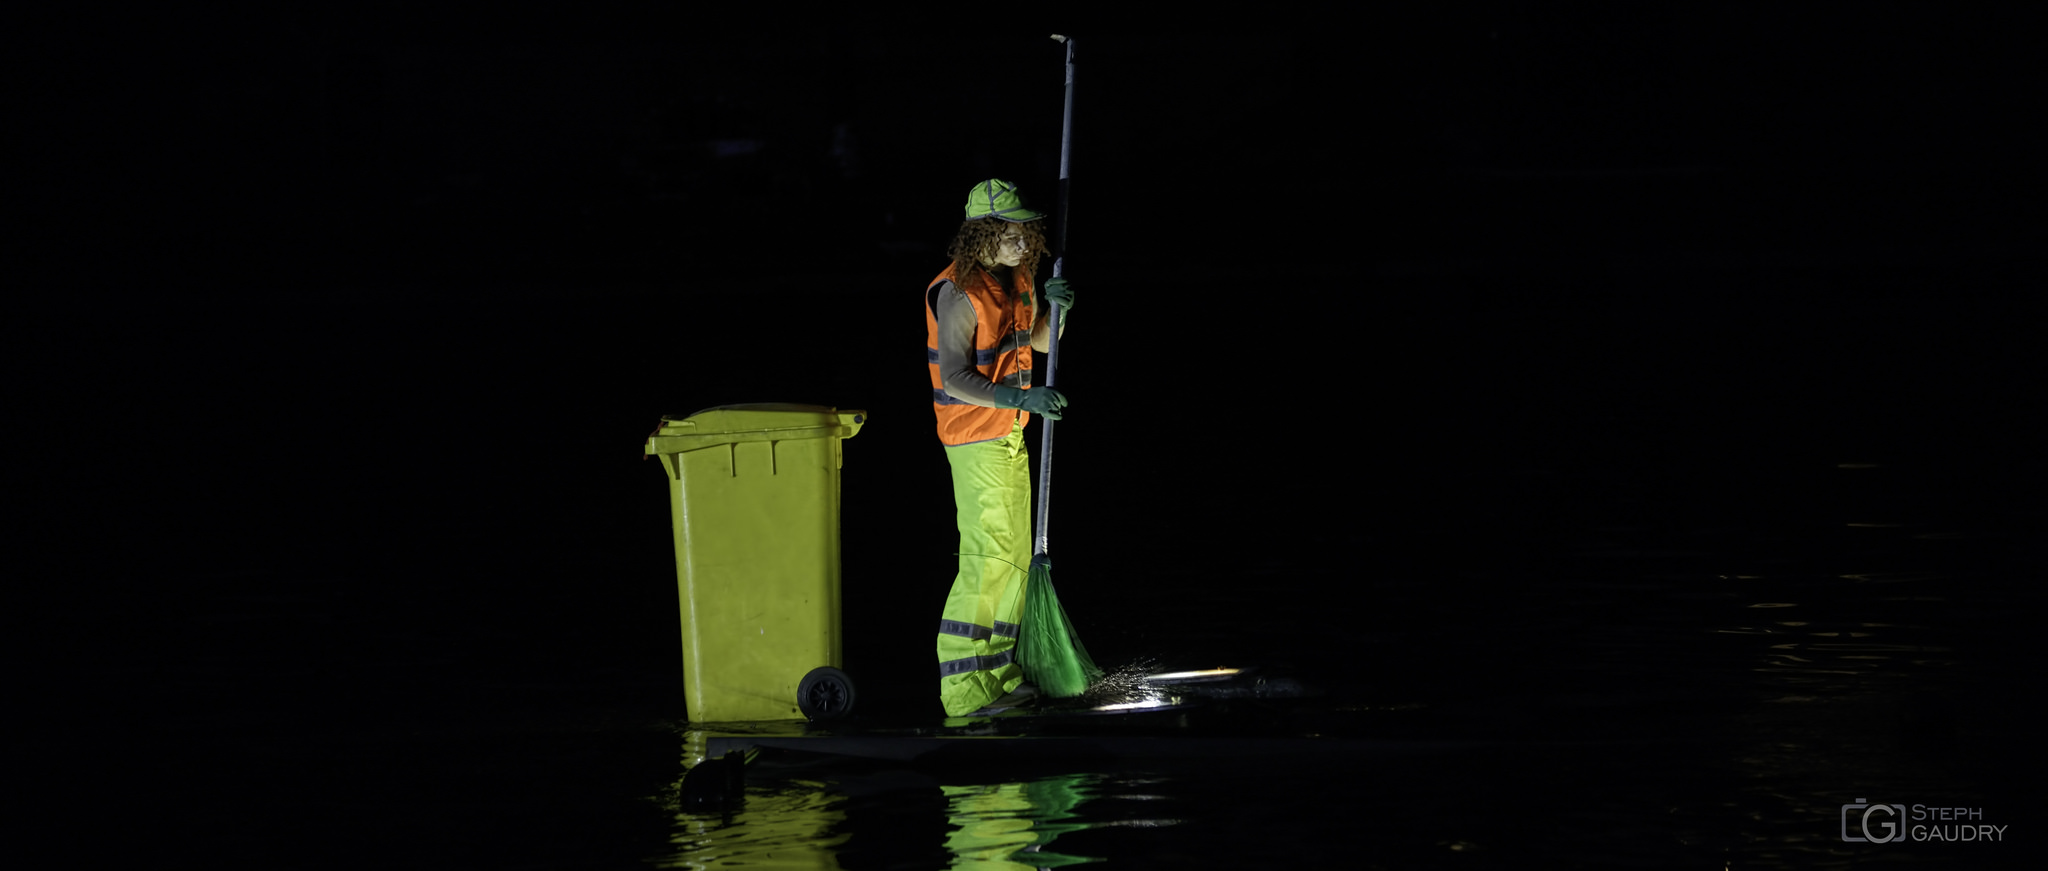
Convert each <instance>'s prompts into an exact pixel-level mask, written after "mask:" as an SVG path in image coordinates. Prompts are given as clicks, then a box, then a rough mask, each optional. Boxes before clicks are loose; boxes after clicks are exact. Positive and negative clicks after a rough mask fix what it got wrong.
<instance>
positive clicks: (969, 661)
mask: <svg viewBox="0 0 2048 871" xmlns="http://www.w3.org/2000/svg"><path fill="white" fill-rule="evenodd" d="M1015 652H1016V651H1014V650H1005V651H1003V652H1001V653H997V654H992V655H989V656H970V657H967V658H966V659H955V660H951V661H949V662H941V663H939V677H947V676H950V675H956V674H966V673H968V672H970V671H995V670H996V669H999V668H1002V667H1003V666H1006V665H1009V664H1010V655H1011V654H1012V653H1015Z"/></svg>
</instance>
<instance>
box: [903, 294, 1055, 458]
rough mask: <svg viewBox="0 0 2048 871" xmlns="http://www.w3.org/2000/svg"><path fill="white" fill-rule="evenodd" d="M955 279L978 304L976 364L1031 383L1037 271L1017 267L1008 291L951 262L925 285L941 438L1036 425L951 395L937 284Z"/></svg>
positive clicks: (992, 374) (981, 437)
mask: <svg viewBox="0 0 2048 871" xmlns="http://www.w3.org/2000/svg"><path fill="white" fill-rule="evenodd" d="M942 281H951V282H953V286H954V287H957V288H959V289H960V292H961V293H963V294H966V296H967V300H968V302H970V303H973V305H974V368H975V369H976V370H978V371H980V372H981V374H982V377H984V378H987V379H988V380H990V381H993V382H995V383H997V384H1001V385H1005V386H1008V387H1015V388H1018V389H1020V390H1022V389H1029V388H1030V387H1031V324H1032V317H1033V310H1032V307H1031V287H1032V279H1031V275H1030V274H1029V273H1027V272H1025V271H1024V270H1023V269H1022V268H1016V269H1012V270H1011V274H1010V284H1011V286H1010V287H1009V288H1008V289H1005V288H1003V287H1001V286H1000V285H998V284H996V282H995V279H994V278H992V277H990V276H989V274H988V270H986V269H980V268H977V269H975V270H974V274H973V275H971V276H968V277H966V278H965V279H962V278H959V277H956V276H955V275H954V274H953V267H952V266H951V265H948V266H947V267H946V268H945V269H944V270H943V271H941V272H940V273H939V275H938V277H937V278H934V279H932V280H931V283H929V284H926V285H925V288H924V290H925V307H924V336H925V342H924V344H925V363H926V364H927V368H928V369H930V370H931V382H932V414H933V415H934V416H935V417H936V418H937V419H938V425H939V427H938V428H939V441H941V442H943V443H945V444H949V445H964V444H969V443H971V442H982V441H988V440H990V439H999V438H1002V437H1004V436H1006V435H1009V434H1010V427H1011V424H1012V423H1013V422H1015V423H1030V422H1031V415H1030V414H1028V413H1026V412H1023V411H1019V410H1017V409H1011V408H990V407H988V406H985V405H974V404H971V403H967V402H962V401H960V400H958V399H955V398H953V397H952V396H950V395H948V394H947V393H946V381H945V373H943V372H940V371H939V322H938V315H937V312H936V311H935V310H934V308H935V303H934V302H933V300H932V297H931V292H932V288H934V287H937V286H938V285H939V282H942Z"/></svg>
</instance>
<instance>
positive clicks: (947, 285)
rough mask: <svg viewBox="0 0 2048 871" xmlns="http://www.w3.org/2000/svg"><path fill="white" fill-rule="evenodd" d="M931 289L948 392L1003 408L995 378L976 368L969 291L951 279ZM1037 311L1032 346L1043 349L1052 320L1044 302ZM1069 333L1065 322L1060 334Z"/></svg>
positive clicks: (941, 371) (941, 367)
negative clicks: (997, 393) (997, 402)
mask: <svg viewBox="0 0 2048 871" xmlns="http://www.w3.org/2000/svg"><path fill="white" fill-rule="evenodd" d="M1005 278H1007V277H1005ZM1006 283H1007V281H1006ZM932 292H933V293H934V294H935V295H936V296H937V303H936V304H935V305H934V306H933V309H932V314H933V317H934V320H935V321H936V322H937V323H938V332H939V334H938V351H939V376H940V378H941V379H942V381H941V383H943V384H944V385H945V386H946V394H947V395H948V396H951V397H953V398H954V399H958V400H960V401H961V402H965V403H967V404H969V405H980V406H986V407H988V408H1001V407H1002V406H999V405H997V404H996V384H995V382H993V381H990V380H989V379H988V376H986V375H983V374H981V370H979V369H976V368H974V330H975V324H976V323H977V320H978V319H977V318H976V317H975V316H974V303H973V302H972V301H970V300H969V299H968V298H967V293H966V291H963V290H961V289H960V288H958V287H956V286H954V284H953V282H951V281H941V282H939V285H938V286H937V287H935V288H933V289H932ZM1034 311H1036V312H1038V313H1039V316H1037V317H1036V322H1035V323H1033V324H1032V325H1031V347H1032V349H1033V350H1036V351H1039V352H1041V353H1043V352H1044V351H1045V350H1046V349H1047V348H1048V347H1050V344H1049V341H1048V340H1049V337H1050V336H1051V332H1052V330H1051V320H1050V319H1049V318H1047V317H1044V316H1043V313H1044V311H1045V307H1044V306H1043V305H1040V306H1036V307H1035V308H1034ZM1066 333H1067V331H1066V327H1065V325H1062V326H1061V328H1060V335H1061V336H1062V337H1064V336H1065V335H1066Z"/></svg>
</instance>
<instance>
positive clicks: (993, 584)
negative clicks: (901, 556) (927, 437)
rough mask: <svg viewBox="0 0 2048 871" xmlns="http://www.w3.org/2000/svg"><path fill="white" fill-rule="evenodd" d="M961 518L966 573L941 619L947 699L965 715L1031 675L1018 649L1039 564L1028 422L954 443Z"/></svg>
mask: <svg viewBox="0 0 2048 871" xmlns="http://www.w3.org/2000/svg"><path fill="white" fill-rule="evenodd" d="M946 462H947V463H948V464H949V465H951V466H952V468H953V505H954V509H955V511H956V513H957V514H958V518H959V524H960V573H959V574H958V575H956V576H955V577H954V578H953V589H952V591H951V592H949V593H947V594H946V608H945V611H944V612H943V613H942V614H941V615H940V618H939V701H940V702H941V703H943V704H944V705H945V707H946V715H947V716H951V717H957V716H960V715H962V714H966V713H968V712H970V711H974V710H977V709H979V708H983V707H986V706H987V705H988V704H989V703H990V702H993V701H995V700H996V699H999V698H1002V696H1003V694H1004V693H1007V692H1009V691H1011V690H1014V689H1016V688H1017V685H1018V684H1021V683H1023V682H1024V672H1023V670H1022V669H1021V668H1019V667H1018V665H1017V663H1016V661H1015V659H1014V654H1015V652H1016V649H1017V619H1018V618H1019V617H1020V616H1022V615H1023V613H1024V580H1025V577H1026V569H1027V567H1028V566H1029V565H1030V564H1031V457H1030V455H1029V454H1028V453H1026V452H1025V449H1024V425H1023V424H1022V423H1015V424H1012V425H1011V427H1010V434H1009V435H1007V436H1004V437H1002V438H999V439H991V440H989V441H985V442H975V443H973V444H966V445H947V446H946Z"/></svg>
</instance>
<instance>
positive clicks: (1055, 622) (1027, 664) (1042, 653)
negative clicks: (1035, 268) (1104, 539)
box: [1017, 34, 1102, 698]
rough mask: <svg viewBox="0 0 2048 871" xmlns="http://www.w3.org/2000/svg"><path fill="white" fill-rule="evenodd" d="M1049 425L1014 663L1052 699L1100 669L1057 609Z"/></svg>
mask: <svg viewBox="0 0 2048 871" xmlns="http://www.w3.org/2000/svg"><path fill="white" fill-rule="evenodd" d="M1053 39H1056V40H1059V41H1060V42H1062V43H1065V44H1066V46H1067V104H1066V113H1065V117H1064V118H1063V119H1062V120H1061V122H1060V201H1059V228H1058V230H1057V236H1056V237H1055V239H1054V243H1055V245H1056V246H1057V253H1056V254H1055V256H1054V258H1053V262H1052V274H1053V277H1054V278H1062V277H1064V276H1065V275H1066V272H1065V265H1066V253H1067V155H1068V152H1069V150H1070V148H1071V146H1072V144H1073V133H1074V40H1073V39H1071V38H1069V37H1065V36H1059V35H1057V34H1055V35H1054V36H1053ZM1049 305H1051V312H1052V315H1051V316H1052V322H1051V324H1050V325H1049V326H1050V327H1051V329H1052V337H1051V338H1050V339H1048V340H1047V344H1046V352H1045V386H1047V387H1051V386H1052V382H1053V378H1054V376H1056V375H1057V374H1058V373H1059V360H1060V307H1059V304H1058V303H1049ZM1052 424H1053V422H1052V419H1051V418H1048V417H1045V416H1043V415H1041V416H1040V417H1039V426H1040V427H1041V428H1042V429H1041V430H1040V434H1039V449H1038V455H1039V456H1038V516H1037V518H1036V520H1035V522H1034V523H1033V524H1032V529H1033V530H1034V532H1035V533H1036V537H1035V539H1034V540H1033V542H1032V545H1033V547H1032V555H1031V572H1030V574H1029V575H1028V576H1026V578H1025V581H1024V615H1023V616H1022V617H1020V618H1018V621H1019V622H1018V635H1017V664H1018V665H1019V666H1021V667H1022V668H1023V670H1024V679H1025V680H1028V681H1030V682H1032V683H1033V684H1036V685H1037V686H1038V691H1039V692H1041V693H1044V694H1045V695H1047V696H1050V697H1052V698H1068V697H1071V696H1078V695H1080V694H1081V693H1082V692H1085V691H1086V690H1087V689H1088V685H1089V684H1090V683H1092V682H1093V681H1094V680H1095V679H1096V678H1098V677H1101V676H1102V669H1100V668H1097V667H1096V665H1095V661H1094V660H1092V659H1089V658H1088V649H1087V648H1085V647H1082V646H1081V639H1080V638H1079V637H1077V636H1076V635H1075V634H1074V624H1073V622H1072V621H1070V620H1068V619H1067V612H1066V609H1064V608H1061V607H1060V598H1059V595H1058V594H1056V593H1054V592H1053V589H1052V558H1051V557H1050V556H1049V555H1048V554H1047V552H1046V539H1047V537H1048V536H1047V528H1048V522H1049V520H1050V508H1051V505H1052Z"/></svg>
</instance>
